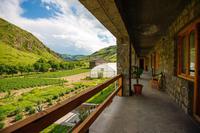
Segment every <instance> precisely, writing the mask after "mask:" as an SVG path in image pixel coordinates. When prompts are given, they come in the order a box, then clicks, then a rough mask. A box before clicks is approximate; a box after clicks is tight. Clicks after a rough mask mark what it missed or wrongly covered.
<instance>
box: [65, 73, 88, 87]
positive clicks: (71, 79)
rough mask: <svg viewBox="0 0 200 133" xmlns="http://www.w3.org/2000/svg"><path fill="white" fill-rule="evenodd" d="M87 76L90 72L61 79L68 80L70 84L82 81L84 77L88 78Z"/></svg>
mask: <svg viewBox="0 0 200 133" xmlns="http://www.w3.org/2000/svg"><path fill="white" fill-rule="evenodd" d="M87 76H89V72H86V73H80V74H76V75H72V76H66V77H62V78H61V79H65V80H67V81H68V82H67V84H68V85H69V84H71V83H74V82H78V81H81V80H82V79H84V78H86V77H87Z"/></svg>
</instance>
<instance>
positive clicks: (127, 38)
mask: <svg viewBox="0 0 200 133" xmlns="http://www.w3.org/2000/svg"><path fill="white" fill-rule="evenodd" d="M80 1H81V3H82V4H83V5H84V6H85V7H86V8H87V9H88V10H89V11H90V12H91V13H92V14H93V15H94V16H95V17H96V18H97V19H98V20H99V21H100V22H101V23H102V24H103V25H104V26H105V27H106V28H107V29H108V30H109V31H110V32H111V33H112V34H113V35H114V36H115V37H116V38H117V71H118V74H119V75H118V76H116V77H113V78H112V79H110V80H108V81H106V82H105V83H103V84H100V85H98V86H96V87H94V88H91V89H89V90H87V91H85V92H83V93H81V94H79V95H77V96H75V97H73V98H71V99H67V100H65V101H63V102H61V103H60V104H58V105H56V106H53V107H51V108H49V109H47V110H45V111H42V112H39V113H37V114H34V115H32V116H30V117H28V118H27V119H24V120H22V121H19V122H17V123H16V124H14V125H12V126H10V127H7V128H5V129H3V130H1V132H39V131H41V130H42V129H44V128H46V127H47V126H49V125H51V124H52V123H54V122H55V121H57V120H58V119H60V118H62V117H63V116H65V115H66V114H67V113H69V112H71V111H72V110H73V109H75V108H76V107H78V106H79V105H81V104H82V103H84V102H85V101H86V100H87V99H89V98H91V97H92V96H94V95H95V94H96V93H98V92H100V91H101V90H103V89H104V88H106V87H107V86H109V85H110V84H112V83H114V82H116V81H117V87H116V89H115V90H114V92H113V93H112V94H111V95H110V96H109V97H108V98H107V99H106V100H105V101H104V102H103V103H102V104H100V105H99V106H98V107H97V108H96V109H95V111H93V112H92V113H91V114H90V115H89V116H88V117H87V118H86V119H85V120H84V121H83V122H82V123H79V124H78V125H77V126H76V127H75V128H74V129H73V132H74V133H78V132H88V131H89V132H92V133H127V132H131V133H132V132H134V133H199V132H200V128H199V122H200V104H199V103H200V94H199V92H200V73H199V71H200V69H199V68H200V58H199V55H200V48H199V47H200V41H199V40H200V19H199V13H200V2H199V0H185V1H184V2H183V1H181V0H168V1H161V0H152V1H148V0H143V1H140V0H134V1H125V0H124V1H123V0H93V1H92V2H91V0H80ZM191 31H194V34H193V40H192V39H191V40H192V41H191V43H193V44H194V46H193V47H192V48H191V50H188V49H186V50H185V49H184V50H185V51H186V52H185V54H183V51H181V50H182V49H181V48H183V45H184V44H182V40H183V38H184V36H187V37H186V39H187V40H186V39H185V40H186V43H185V45H184V46H185V47H187V48H189V47H190V46H191V45H190V39H188V38H189V35H190V32H191ZM181 39H182V40H181ZM186 44H187V45H186ZM190 53H192V54H193V55H192V56H191V58H189V56H190ZM182 55H186V56H187V57H186V58H183V59H182ZM184 59H185V60H184ZM183 60H184V61H183ZM190 60H192V61H193V62H192V63H191V62H189V61H190ZM194 62H195V64H194ZM183 63H184V65H182V64H183ZM190 64H192V66H193V67H192V69H194V70H190V69H191V68H190ZM135 65H137V66H140V67H141V68H143V69H145V70H148V72H145V73H144V75H143V76H142V82H141V83H142V84H143V85H144V88H143V95H141V96H135V95H134V94H133V92H132V89H131V88H132V84H133V83H134V82H135V81H132V79H133V77H132V69H131V68H132V67H133V66H135ZM182 67H184V70H185V72H184V73H183V72H182V69H181V68H182ZM190 71H192V74H193V75H190V73H189V72H190ZM160 72H162V73H163V75H164V76H165V79H164V84H163V85H164V86H165V88H164V91H160V90H156V89H152V88H151V86H150V84H149V81H150V80H151V79H152V76H154V75H156V74H157V73H160ZM180 75H181V76H180ZM188 77H189V78H188ZM117 94H118V96H116V95H117Z"/></svg>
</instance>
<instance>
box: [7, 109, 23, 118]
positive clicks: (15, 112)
mask: <svg viewBox="0 0 200 133" xmlns="http://www.w3.org/2000/svg"><path fill="white" fill-rule="evenodd" d="M20 112H21V109H20V108H16V109H15V110H14V111H12V112H10V113H9V114H8V117H12V116H14V115H17V114H19V113H20Z"/></svg>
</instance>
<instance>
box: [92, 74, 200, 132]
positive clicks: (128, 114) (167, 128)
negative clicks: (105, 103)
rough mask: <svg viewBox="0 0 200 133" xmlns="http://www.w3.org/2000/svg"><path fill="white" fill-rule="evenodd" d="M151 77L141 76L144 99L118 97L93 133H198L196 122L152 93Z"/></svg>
mask: <svg viewBox="0 0 200 133" xmlns="http://www.w3.org/2000/svg"><path fill="white" fill-rule="evenodd" d="M150 80H151V76H150V73H147V72H146V73H145V74H144V75H143V76H142V81H141V82H142V84H143V85H144V88H143V95H142V96H132V97H118V96H117V97H115V98H114V99H113V102H112V104H111V105H110V106H109V107H108V108H106V109H105V110H104V111H103V112H102V114H101V115H100V116H99V117H98V118H97V120H96V121H95V122H94V123H93V124H92V125H91V127H90V130H89V131H90V132H91V133H199V132H200V127H199V124H198V123H197V122H195V121H194V120H192V119H191V118H190V117H189V116H187V115H186V114H185V112H183V111H182V110H181V109H180V108H179V107H177V105H176V104H175V103H174V101H173V100H172V99H171V98H170V97H169V95H167V94H166V92H163V91H159V90H155V89H152V88H151V87H150V83H149V81H150Z"/></svg>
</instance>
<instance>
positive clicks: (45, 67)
mask: <svg viewBox="0 0 200 133" xmlns="http://www.w3.org/2000/svg"><path fill="white" fill-rule="evenodd" d="M50 67H51V66H50V65H49V64H48V63H41V66H40V69H39V71H40V72H47V71H48V70H49V68H50Z"/></svg>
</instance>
